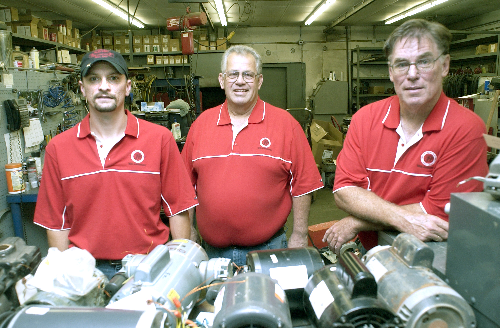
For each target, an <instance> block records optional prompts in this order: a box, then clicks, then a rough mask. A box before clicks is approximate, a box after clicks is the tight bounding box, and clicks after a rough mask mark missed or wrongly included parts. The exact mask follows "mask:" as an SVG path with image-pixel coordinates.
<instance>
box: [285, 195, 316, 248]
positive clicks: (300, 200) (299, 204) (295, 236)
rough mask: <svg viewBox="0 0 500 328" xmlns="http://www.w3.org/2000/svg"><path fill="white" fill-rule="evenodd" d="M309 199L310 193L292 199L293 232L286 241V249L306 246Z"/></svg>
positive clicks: (310, 197)
mask: <svg viewBox="0 0 500 328" xmlns="http://www.w3.org/2000/svg"><path fill="white" fill-rule="evenodd" d="M311 199H312V194H311V193H309V194H305V195H302V196H299V197H293V198H292V203H293V204H292V205H293V230H292V234H291V235H290V239H289V240H288V247H290V248H292V247H305V246H307V228H308V222H309V210H310V208H311Z"/></svg>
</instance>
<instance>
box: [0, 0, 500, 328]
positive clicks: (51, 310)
mask: <svg viewBox="0 0 500 328" xmlns="http://www.w3.org/2000/svg"><path fill="white" fill-rule="evenodd" d="M0 6H1V7H0V70H1V75H0V132H2V134H3V136H4V138H3V142H0V161H2V163H1V166H2V167H4V170H5V174H0V199H1V202H0V328H4V327H9V328H21V327H33V326H35V325H37V326H39V327H56V328H57V327H89V326H91V327H122V328H123V327H148V328H149V327H151V328H165V327H169V328H181V327H182V328H184V327H186V326H191V327H205V328H209V327H214V328H215V327H216V328H250V327H258V328H292V327H310V328H330V327H339V328H396V327H400V328H403V327H411V328H413V327H415V328H420V327H425V328H500V238H499V236H500V157H498V149H500V141H499V140H500V139H498V138H497V137H498V123H499V113H498V97H499V95H500V52H499V49H498V45H499V41H500V40H499V38H500V19H499V17H500V0H489V1H479V0H426V1H424V0H274V1H273V0H65V1H60V0H43V1H42V0H16V1H14V0H0ZM410 18H425V19H428V20H432V21H437V22H439V23H441V24H443V25H445V26H446V27H447V28H448V29H449V30H450V31H451V32H452V35H453V41H452V42H451V46H450V47H451V48H450V56H451V64H450V71H449V74H448V76H447V77H445V79H444V81H443V90H444V93H445V94H446V95H447V96H448V97H450V98H453V99H455V100H456V101H457V102H459V103H460V104H461V105H462V106H464V107H466V108H468V109H470V110H471V111H474V112H475V113H477V114H478V115H479V116H480V117H481V118H482V119H483V121H484V123H485V125H486V128H487V129H486V131H487V136H485V138H486V140H487V144H488V147H489V148H488V153H487V158H488V164H489V173H488V175H487V176H485V177H470V178H474V179H477V180H480V181H481V182H483V183H484V191H482V192H474V193H457V194H452V195H451V202H450V208H449V218H450V220H449V222H450V228H449V237H448V240H447V241H444V242H427V243H424V242H421V241H420V240H418V239H417V238H416V237H414V236H412V235H410V234H405V233H399V234H398V233H395V232H391V231H383V232H380V233H379V245H378V246H376V247H375V248H373V249H371V250H369V251H368V252H367V253H366V254H362V253H361V252H360V244H359V240H357V239H355V240H352V241H351V242H349V243H347V244H345V245H344V246H343V247H342V249H341V251H340V254H338V255H337V254H335V253H333V252H332V251H331V250H329V249H328V247H327V244H326V243H324V242H323V241H322V237H323V235H324V233H325V231H326V229H327V228H328V227H330V226H331V225H332V224H333V222H334V221H335V220H339V219H341V218H342V217H343V216H342V215H343V214H344V213H343V212H342V211H340V210H338V209H337V208H336V205H335V202H334V201H333V196H332V193H331V191H332V187H333V181H334V178H335V168H336V158H337V155H338V154H339V152H340V151H341V149H342V143H343V140H344V138H345V135H346V133H347V131H348V129H349V124H350V122H351V117H352V115H353V114H354V113H356V111H357V110H359V109H360V108H361V107H362V106H364V105H367V104H369V103H372V102H374V101H377V100H381V99H384V98H386V97H389V96H392V95H394V94H395V90H394V87H393V84H392V82H391V80H390V78H389V72H388V66H387V58H385V56H384V53H383V51H382V47H383V44H384V41H385V40H386V39H387V37H388V36H389V34H390V33H391V32H392V31H393V30H394V29H395V28H396V27H397V26H399V25H400V24H401V23H403V22H405V21H406V20H408V19H410ZM237 44H244V45H249V46H252V47H253V48H255V49H256V50H257V51H258V52H259V54H260V55H261V57H262V61H263V70H262V71H263V76H264V83H263V85H262V87H261V89H260V91H259V96H260V97H261V98H262V99H263V100H264V101H266V102H268V103H270V104H273V105H274V106H277V107H280V108H283V109H286V110H287V111H288V112H290V113H291V114H292V115H293V116H294V117H295V118H296V119H297V121H298V122H299V123H300V125H301V126H302V128H303V130H304V133H305V135H306V137H307V139H308V141H309V143H310V146H311V151H312V153H313V155H314V159H315V162H316V164H317V167H318V170H319V171H320V173H321V176H322V180H323V183H324V188H323V189H322V190H320V191H316V192H315V193H314V195H313V203H312V205H311V214H310V222H309V246H307V247H303V248H290V249H277V250H269V251H252V252H250V253H248V255H247V258H246V265H245V266H243V267H238V268H237V269H235V266H234V265H233V263H231V260H229V259H225V258H212V259H209V258H208V256H207V254H206V252H205V250H204V249H203V248H202V247H201V246H200V245H199V244H197V243H195V242H193V241H191V240H185V239H176V240H171V241H169V242H168V243H166V244H165V245H159V246H157V247H155V248H154V249H152V250H151V251H150V253H149V254H137V255H127V256H125V257H124V258H123V259H122V269H121V270H120V272H118V273H117V274H116V275H115V276H113V277H112V278H111V279H108V278H106V276H104V275H103V274H102V273H101V272H100V271H99V270H98V269H96V268H95V259H94V258H93V257H92V256H91V255H90V254H89V253H88V252H85V251H83V250H80V249H77V248H70V249H69V250H67V251H65V252H56V251H53V250H52V249H50V250H49V249H48V246H47V237H46V231H45V229H43V228H41V227H40V226H37V225H35V224H33V214H34V208H35V206H36V201H37V193H38V187H39V184H40V181H41V180H42V172H43V164H44V150H45V147H46V146H47V144H48V143H49V142H50V140H51V139H52V138H53V137H55V136H56V135H57V134H59V133H61V132H63V131H66V130H68V129H70V128H72V127H73V126H75V125H76V124H77V123H78V122H80V120H81V119H83V117H85V115H86V114H87V113H88V110H87V108H86V104H85V99H84V97H83V96H82V94H81V91H80V86H79V83H78V82H79V80H80V62H81V59H82V57H83V55H84V54H85V53H87V52H89V51H93V50H96V49H101V48H103V49H111V50H114V51H116V52H119V53H121V54H122V56H123V57H124V58H125V60H126V61H127V65H128V69H129V78H130V80H131V82H132V88H131V93H130V96H128V97H127V98H126V104H125V107H126V108H127V109H128V110H130V112H131V113H132V114H133V115H135V116H136V117H138V118H141V119H144V120H147V121H150V122H153V123H156V124H159V125H162V126H164V127H166V128H168V129H169V130H171V131H172V133H173V135H174V138H175V140H176V142H177V145H178V147H179V150H182V147H183V144H184V142H185V141H186V136H187V133H188V132H189V128H190V126H191V124H192V123H193V122H194V121H195V120H196V118H197V117H198V116H199V115H200V114H201V113H202V112H203V111H204V110H205V109H208V108H211V107H214V106H217V105H220V104H221V103H223V102H224V99H225V95H224V90H221V88H220V85H219V81H218V76H219V73H220V62H221V59H222V55H223V53H224V51H225V50H226V49H227V48H229V47H230V46H231V45H237ZM242 187H244V186H242ZM321 197H325V198H327V199H328V200H322V199H321ZM323 204H324V205H323Z"/></svg>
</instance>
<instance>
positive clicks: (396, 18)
mask: <svg viewBox="0 0 500 328" xmlns="http://www.w3.org/2000/svg"><path fill="white" fill-rule="evenodd" d="M446 1H448V0H434V1H427V2H424V3H423V4H421V5H418V6H415V7H413V8H411V9H410V10H408V11H405V12H403V13H401V14H398V15H396V16H393V17H391V18H389V19H388V20H386V21H385V23H386V24H392V23H394V22H397V21H400V20H402V19H404V18H406V17H410V16H413V15H415V14H418V13H419V12H422V11H424V10H427V9H429V8H432V7H434V6H437V5H440V4H442V3H443V2H446Z"/></svg>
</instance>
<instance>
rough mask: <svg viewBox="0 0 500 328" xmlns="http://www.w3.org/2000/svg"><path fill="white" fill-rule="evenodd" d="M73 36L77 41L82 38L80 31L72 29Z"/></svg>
mask: <svg viewBox="0 0 500 328" xmlns="http://www.w3.org/2000/svg"><path fill="white" fill-rule="evenodd" d="M71 36H72V37H73V38H75V39H79V38H80V30H79V29H77V28H74V29H72V30H71Z"/></svg>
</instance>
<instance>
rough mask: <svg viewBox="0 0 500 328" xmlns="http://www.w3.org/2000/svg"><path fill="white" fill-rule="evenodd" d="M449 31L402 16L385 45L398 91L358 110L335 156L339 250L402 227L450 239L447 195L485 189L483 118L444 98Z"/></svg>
mask: <svg viewBox="0 0 500 328" xmlns="http://www.w3.org/2000/svg"><path fill="white" fill-rule="evenodd" d="M451 39H452V37H451V33H450V32H449V31H448V29H447V28H446V27H444V26H443V25H441V24H439V23H435V22H428V21H426V20H422V19H413V20H409V21H407V22H405V23H404V24H402V25H401V26H399V27H398V28H396V30H394V31H393V33H392V34H391V35H390V36H389V38H388V39H387V41H386V42H385V45H384V52H385V55H386V56H387V58H388V61H389V62H388V63H389V76H390V79H391V81H392V82H393V83H394V89H395V90H396V94H397V95H396V96H393V97H389V98H386V99H384V100H381V101H378V102H375V103H372V104H369V105H367V106H365V107H363V108H361V109H360V110H359V111H358V112H357V113H356V114H355V115H354V116H353V118H352V121H351V125H350V127H349V131H348V133H347V137H346V140H345V142H344V147H343V149H342V151H341V153H340V154H339V156H338V158H337V170H336V172H335V183H334V188H333V189H334V190H333V192H334V197H335V201H336V203H337V205H338V206H339V207H340V208H341V209H343V210H344V211H346V212H348V213H349V214H350V216H348V217H346V218H343V219H342V220H340V221H338V222H336V223H335V224H334V225H333V226H332V227H330V228H329V229H328V230H327V231H326V233H325V236H324V238H323V239H324V241H327V242H328V244H329V247H330V248H331V249H332V250H334V251H335V252H337V253H338V252H339V251H340V247H341V246H342V244H344V243H345V242H347V241H349V240H351V239H352V238H354V237H355V236H356V235H358V236H359V238H360V240H361V242H362V244H363V246H364V247H365V248H366V249H370V248H372V247H374V246H375V245H377V244H378V238H377V233H376V231H378V230H384V229H389V230H394V229H395V230H398V231H401V232H406V233H410V234H413V235H415V236H416V237H418V238H419V239H420V240H422V241H443V240H446V239H447V238H448V215H447V214H446V213H445V206H446V205H447V204H448V203H449V201H450V193H456V192H471V191H482V183H480V182H478V181H471V182H468V183H465V184H462V185H460V186H458V183H459V182H461V181H463V180H465V179H467V178H469V177H472V176H485V175H486V174H487V172H488V166H487V162H486V143H485V141H484V139H483V133H485V132H486V129H485V124H484V122H483V121H482V120H481V118H479V117H478V116H477V115H476V114H474V113H473V112H472V111H470V110H469V109H466V108H463V107H461V106H460V105H458V103H457V102H456V101H454V100H453V99H450V98H448V97H446V96H445V94H444V93H443V89H442V81H443V78H444V77H445V76H446V75H447V74H448V70H449V67H450V55H449V45H450V41H451Z"/></svg>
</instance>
